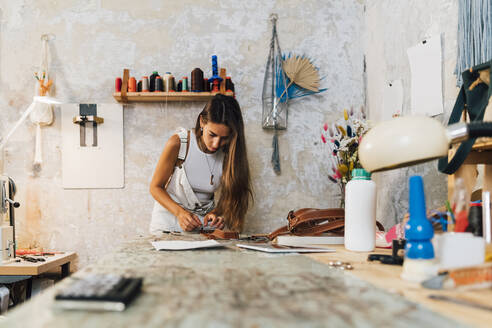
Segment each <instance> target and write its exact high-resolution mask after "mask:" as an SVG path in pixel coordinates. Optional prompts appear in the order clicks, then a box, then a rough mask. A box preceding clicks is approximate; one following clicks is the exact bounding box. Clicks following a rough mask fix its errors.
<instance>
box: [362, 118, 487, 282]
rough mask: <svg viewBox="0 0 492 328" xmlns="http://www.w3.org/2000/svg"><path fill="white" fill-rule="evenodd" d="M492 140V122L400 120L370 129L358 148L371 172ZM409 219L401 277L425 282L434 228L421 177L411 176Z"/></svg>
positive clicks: (430, 271) (429, 269)
mask: <svg viewBox="0 0 492 328" xmlns="http://www.w3.org/2000/svg"><path fill="white" fill-rule="evenodd" d="M487 136H488V137H491V136H492V122H472V123H469V124H466V123H457V124H452V125H449V126H448V127H447V128H445V127H443V126H442V125H441V123H440V122H438V121H436V120H434V119H432V118H428V117H411V116H410V117H399V118H395V119H393V120H390V121H386V122H382V123H380V124H378V125H376V126H375V127H374V128H372V129H371V130H369V131H368V132H367V134H366V135H364V137H363V138H362V141H361V143H360V146H359V158H360V162H361V164H362V166H363V167H364V168H365V169H366V170H367V171H369V172H377V171H386V170H390V169H394V168H399V167H405V166H410V165H414V164H418V163H423V162H427V161H430V160H433V159H437V158H441V157H445V156H446V155H447V154H448V150H449V146H450V144H453V143H457V142H461V141H464V140H466V139H468V138H475V137H487ZM409 190H410V202H409V203H410V220H409V221H408V222H407V224H406V225H405V237H406V238H407V242H406V245H405V261H404V263H403V265H404V266H403V273H402V278H404V279H406V280H412V281H422V280H424V279H427V278H428V277H429V276H431V275H433V274H434V273H435V272H433V270H434V263H433V262H432V259H433V258H434V249H433V246H432V244H431V242H430V239H431V238H432V237H433V235H434V229H433V227H432V225H431V223H430V222H429V220H427V218H426V214H425V197H424V188H423V182H422V177H420V176H412V177H410V188H409Z"/></svg>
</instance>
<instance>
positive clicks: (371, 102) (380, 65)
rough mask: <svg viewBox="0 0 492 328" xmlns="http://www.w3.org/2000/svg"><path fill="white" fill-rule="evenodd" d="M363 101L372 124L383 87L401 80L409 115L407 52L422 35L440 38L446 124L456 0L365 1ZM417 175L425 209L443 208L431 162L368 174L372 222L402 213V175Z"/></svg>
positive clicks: (443, 187) (452, 95)
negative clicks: (374, 194) (373, 191)
mask: <svg viewBox="0 0 492 328" xmlns="http://www.w3.org/2000/svg"><path fill="white" fill-rule="evenodd" d="M365 18H366V29H365V30H366V34H365V36H364V40H365V42H366V46H365V48H366V60H367V81H368V83H367V102H368V108H369V116H370V118H371V119H372V120H374V121H378V120H379V119H380V118H381V111H380V108H382V105H383V86H384V83H385V82H387V81H391V80H395V79H402V80H403V87H404V102H403V115H407V114H409V113H410V108H411V107H410V105H411V104H410V82H411V76H410V65H409V61H408V56H407V52H406V51H407V49H408V48H410V47H412V46H414V45H416V44H417V43H418V42H420V41H422V40H424V39H425V38H427V37H430V36H435V35H439V34H441V35H442V61H443V64H442V79H443V87H442V92H443V104H444V114H443V115H439V116H437V117H436V118H437V119H438V120H440V121H442V122H443V123H447V120H448V118H449V115H450V113H451V110H452V108H453V105H454V102H455V100H456V96H457V94H458V89H457V87H456V76H455V75H454V74H453V72H454V69H455V65H456V51H457V23H458V1H456V0H438V1H424V0H410V1H408V0H396V1H393V0H368V1H367V2H366V15H365ZM415 174H418V175H422V176H423V178H424V186H425V192H426V201H427V208H428V209H435V208H437V207H439V206H442V205H443V204H444V201H445V200H446V198H447V175H445V174H442V173H440V172H439V171H438V170H437V161H434V162H431V163H428V164H422V165H417V166H413V167H411V168H405V169H398V170H393V171H388V172H384V173H376V174H374V176H373V177H374V180H375V181H376V183H377V184H378V187H379V189H378V218H379V219H380V220H382V221H383V222H385V224H386V225H387V226H388V225H391V224H393V223H396V222H398V221H399V220H401V218H402V217H403V215H404V213H405V212H406V211H407V210H408V177H409V176H411V175H415Z"/></svg>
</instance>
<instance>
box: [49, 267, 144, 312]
mask: <svg viewBox="0 0 492 328" xmlns="http://www.w3.org/2000/svg"><path fill="white" fill-rule="evenodd" d="M71 279H72V280H73V281H72V283H71V284H70V285H69V286H67V287H65V288H64V289H62V290H61V291H59V292H58V293H57V294H56V295H55V306H56V307H58V308H62V309H67V310H95V311H123V310H124V309H125V308H126V307H127V306H128V304H130V302H131V301H132V300H133V299H134V298H135V297H136V296H137V295H138V294H139V293H140V290H141V288H142V281H143V279H142V278H128V277H123V276H120V275H113V274H91V275H86V276H83V277H81V278H78V277H77V278H71Z"/></svg>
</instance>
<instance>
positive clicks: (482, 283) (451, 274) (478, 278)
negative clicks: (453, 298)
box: [422, 265, 492, 289]
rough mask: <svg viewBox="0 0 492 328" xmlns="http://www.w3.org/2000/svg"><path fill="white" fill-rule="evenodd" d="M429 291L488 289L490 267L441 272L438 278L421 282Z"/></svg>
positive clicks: (490, 281)
mask: <svg viewBox="0 0 492 328" xmlns="http://www.w3.org/2000/svg"><path fill="white" fill-rule="evenodd" d="M422 286H423V287H425V288H429V289H453V288H457V287H466V288H474V289H475V288H490V286H492V266H491V265H480V266H475V267H467V268H460V269H454V270H448V271H444V272H441V273H440V274H439V275H438V276H436V277H432V278H430V279H428V280H425V281H423V282H422Z"/></svg>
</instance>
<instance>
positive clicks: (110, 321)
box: [1, 235, 491, 328]
mask: <svg viewBox="0 0 492 328" xmlns="http://www.w3.org/2000/svg"><path fill="white" fill-rule="evenodd" d="M201 238H202V237H200V236H195V235H191V236H190V235H186V236H175V235H168V236H167V237H166V239H186V240H190V239H191V240H195V239H201ZM151 240H153V239H152V238H148V237H142V238H139V239H138V240H135V241H132V242H127V243H125V244H124V246H123V247H122V248H121V249H119V250H118V251H115V252H113V253H109V254H106V255H105V256H104V257H103V258H101V259H100V260H99V261H98V262H97V263H94V264H91V265H89V266H87V267H85V268H83V269H81V270H80V271H78V272H76V273H74V274H73V275H72V276H70V277H69V278H67V279H64V280H63V281H61V282H60V283H58V284H56V285H55V286H53V287H51V288H49V289H47V290H46V291H45V292H43V293H42V294H40V295H37V296H36V297H34V298H33V299H32V300H31V301H29V302H27V303H25V304H23V305H20V306H19V307H17V308H15V309H14V310H13V311H11V312H9V313H8V314H7V317H6V318H5V320H3V321H1V324H2V325H5V326H6V327H91V328H99V327H177V326H179V327H217V326H220V327H299V326H302V327H322V326H330V327H361V326H364V327H411V326H420V327H431V326H435V327H451V326H452V327H460V326H466V323H465V324H463V322H467V323H471V321H462V322H461V323H460V322H458V321H455V319H459V318H458V317H457V316H452V315H449V316H448V315H446V316H443V315H441V314H439V313H437V312H433V311H431V310H429V308H432V309H433V310H436V311H437V308H435V307H432V306H429V308H427V306H428V304H427V303H425V302H420V301H421V300H420V299H417V298H414V299H413V300H416V301H419V303H420V304H419V303H415V302H411V301H409V300H407V299H406V298H404V297H402V296H401V295H404V296H405V297H408V298H410V299H411V295H412V294H416V293H417V292H418V291H417V289H418V287H411V286H409V285H407V284H406V283H404V282H403V281H401V280H399V278H397V276H398V270H401V268H397V267H392V266H384V265H381V264H366V263H365V261H364V258H365V256H366V255H365V254H356V253H348V252H345V251H344V250H343V249H341V248H339V249H338V250H337V252H336V253H333V254H324V255H321V254H318V255H310V256H303V255H298V254H288V255H277V254H266V253H260V252H256V251H250V250H244V249H239V248H237V247H236V246H235V243H236V242H225V243H226V245H227V248H216V249H208V250H193V251H167V252H166V251H156V250H154V249H153V247H152V246H151V244H150V241H151ZM331 259H336V260H343V261H347V260H348V261H350V262H352V264H353V265H354V270H353V271H350V272H348V271H347V272H343V271H340V270H338V269H334V268H331V267H330V266H328V265H327V264H324V263H321V262H326V261H329V260H331ZM371 271H372V273H370V272H371ZM90 273H112V274H124V275H130V276H140V277H143V278H144V283H143V287H142V293H141V295H140V296H139V297H138V298H137V299H136V300H135V301H134V302H133V303H132V304H131V305H130V306H129V307H128V309H126V310H125V311H124V312H121V313H97V312H87V311H77V312H69V311H62V310H58V309H56V308H55V307H54V300H53V298H54V295H55V293H56V292H57V291H58V290H60V289H62V288H63V287H65V286H66V285H67V284H68V283H70V282H71V280H72V279H76V278H77V277H81V276H83V275H87V274H90ZM371 276H372V278H370V279H369V278H367V277H371ZM374 276H378V278H379V279H376V277H374ZM359 278H362V279H364V280H368V281H369V282H370V283H368V282H366V281H363V280H361V279H359ZM385 283H386V284H387V286H385ZM373 284H374V285H375V286H374V285H373ZM389 286H395V287H394V290H392V287H389ZM388 289H390V290H392V291H395V292H396V293H395V292H388ZM423 305H425V306H423ZM443 306H447V305H443ZM449 306H450V307H451V308H452V307H453V306H454V305H449ZM461 311H465V312H466V313H469V314H470V316H472V315H477V316H478V314H477V313H476V312H475V311H474V310H473V309H468V308H461ZM480 315H482V314H481V313H480ZM487 315H488V314H487ZM480 318H483V320H484V321H483V323H484V324H485V323H487V322H491V321H490V320H488V319H487V318H486V316H485V314H483V316H481V317H480ZM488 318H491V317H488ZM478 323H481V321H480V322H478Z"/></svg>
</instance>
